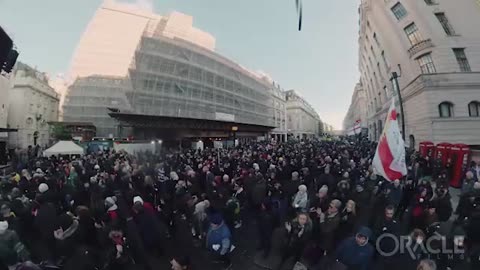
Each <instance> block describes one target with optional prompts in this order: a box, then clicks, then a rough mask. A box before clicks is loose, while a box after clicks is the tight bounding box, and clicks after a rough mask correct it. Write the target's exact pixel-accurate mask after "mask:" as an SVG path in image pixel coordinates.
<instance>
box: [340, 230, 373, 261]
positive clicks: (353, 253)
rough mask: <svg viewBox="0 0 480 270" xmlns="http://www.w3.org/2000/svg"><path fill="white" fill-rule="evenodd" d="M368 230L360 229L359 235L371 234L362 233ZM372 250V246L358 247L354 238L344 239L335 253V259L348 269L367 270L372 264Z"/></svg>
mask: <svg viewBox="0 0 480 270" xmlns="http://www.w3.org/2000/svg"><path fill="white" fill-rule="evenodd" d="M365 229H366V230H368V231H370V230H369V229H368V228H362V229H360V231H359V233H361V234H362V235H365V234H369V235H370V234H371V233H370V232H362V230H365ZM373 254H374V249H373V247H372V245H370V244H369V243H367V244H366V245H364V246H359V245H358V244H357V242H356V240H355V237H350V238H347V239H345V240H344V241H343V242H342V243H341V244H340V246H339V247H338V248H337V250H336V252H335V257H336V259H337V260H338V261H340V262H341V263H343V264H344V265H345V266H347V267H348V269H356V270H357V269H358V270H368V269H370V265H371V263H372V258H373Z"/></svg>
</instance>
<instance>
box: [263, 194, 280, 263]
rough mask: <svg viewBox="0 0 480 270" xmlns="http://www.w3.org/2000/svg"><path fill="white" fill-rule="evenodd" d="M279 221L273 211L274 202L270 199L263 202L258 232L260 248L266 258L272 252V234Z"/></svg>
mask: <svg viewBox="0 0 480 270" xmlns="http://www.w3.org/2000/svg"><path fill="white" fill-rule="evenodd" d="M278 223H279V221H278V220H277V219H276V218H275V216H274V215H273V213H272V204H271V202H270V201H269V200H265V202H264V203H263V204H262V208H261V212H260V215H259V220H258V232H259V239H260V249H261V251H262V253H263V254H262V255H263V257H264V258H266V257H268V255H269V253H270V245H271V243H272V234H273V230H274V228H276V226H277V225H278Z"/></svg>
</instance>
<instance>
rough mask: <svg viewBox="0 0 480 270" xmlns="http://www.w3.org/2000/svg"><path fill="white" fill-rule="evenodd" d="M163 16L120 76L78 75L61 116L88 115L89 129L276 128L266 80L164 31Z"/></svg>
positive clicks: (206, 132)
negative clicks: (90, 123)
mask: <svg viewBox="0 0 480 270" xmlns="http://www.w3.org/2000/svg"><path fill="white" fill-rule="evenodd" d="M109 12H110V11H109ZM121 16H125V14H122V15H121ZM131 16H134V15H131ZM179 16H180V17H181V16H187V15H183V14H179V13H175V18H176V19H178V18H177V17H179ZM187 17H189V16H187ZM190 18H191V17H190ZM170 19H171V18H169V17H166V18H162V19H159V20H158V19H156V20H153V21H149V22H148V24H147V27H146V28H145V31H144V33H143V34H142V36H141V37H140V40H139V41H138V45H137V48H136V49H135V51H134V53H133V57H132V59H131V64H130V66H129V68H128V72H127V74H125V76H124V77H122V76H120V77H119V76H115V77H112V76H104V75H91V76H88V77H83V78H78V79H77V80H76V81H75V82H74V83H73V84H72V85H71V86H70V87H69V90H68V94H67V96H66V98H65V102H64V106H63V108H64V110H63V119H64V121H81V122H86V121H88V122H92V123H93V124H94V125H95V126H96V127H97V136H116V137H122V136H129V135H133V136H135V137H137V138H139V139H149V138H152V139H153V138H165V139H167V138H172V139H173V138H176V139H178V138H192V139H193V138H232V136H233V137H236V138H239V139H241V138H250V139H251V138H258V137H266V135H267V133H268V132H269V131H271V130H272V129H274V128H275V127H276V123H275V121H274V120H275V118H274V117H273V116H274V110H273V104H274V99H273V97H272V94H271V91H270V90H271V87H272V83H271V82H269V81H268V80H265V79H262V78H260V77H259V76H258V75H257V74H254V73H252V72H250V71H248V70H247V69H245V68H243V67H241V66H240V65H238V64H236V63H235V62H233V61H231V60H229V59H227V58H225V57H223V56H221V55H220V54H218V53H216V52H215V51H213V49H212V48H208V47H206V46H202V44H201V43H199V44H196V43H194V42H192V41H191V40H188V41H187V40H186V39H183V38H179V37H178V35H170V36H169V35H166V34H165V33H166V31H165V29H166V28H165V27H166V26H168V25H170V24H169V20H170ZM179 21H182V20H179ZM187 21H188V20H187ZM153 23H154V24H153ZM182 27H186V26H185V25H183V26H182ZM189 27H191V25H190V26H189ZM277 102H278V101H277ZM107 108H112V109H113V111H112V112H110V116H112V117H111V118H110V116H109V111H108V109H107ZM232 128H233V129H235V130H232ZM236 129H238V130H236ZM277 129H278V128H277Z"/></svg>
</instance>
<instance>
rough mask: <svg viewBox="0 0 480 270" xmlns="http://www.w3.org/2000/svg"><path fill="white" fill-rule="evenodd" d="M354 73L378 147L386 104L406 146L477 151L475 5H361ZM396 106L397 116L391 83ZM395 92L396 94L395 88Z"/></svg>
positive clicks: (479, 66)
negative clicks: (469, 147)
mask: <svg viewBox="0 0 480 270" xmlns="http://www.w3.org/2000/svg"><path fill="white" fill-rule="evenodd" d="M359 12H360V22H359V24H360V31H359V69H360V73H361V79H360V81H361V83H362V86H363V88H364V91H365V93H366V98H367V115H368V130H369V136H370V138H371V139H374V140H377V139H378V137H379V134H380V133H381V132H382V128H383V123H384V121H385V119H386V113H387V111H388V107H389V105H390V101H391V99H392V98H394V99H395V102H396V107H397V112H399V116H398V117H399V123H401V122H402V118H403V119H404V123H405V134H404V136H405V138H406V143H407V144H409V145H410V146H411V147H414V146H416V147H418V142H421V141H432V142H434V143H440V142H449V143H465V144H468V145H472V146H475V145H476V146H480V136H478V134H480V31H478V27H477V26H478V25H480V4H479V2H478V1H474V0H456V1H450V0H428V1H427V0H423V1H421V0H401V1H398V0H385V1H373V0H362V1H361V5H360V8H359ZM397 77H398V86H399V87H398V88H399V89H400V90H399V91H400V93H401V96H402V99H403V107H404V115H401V110H400V103H399V97H398V96H397V84H395V83H394V84H392V83H391V82H392V81H393V82H395V79H394V80H391V79H392V78H397ZM394 86H395V87H394Z"/></svg>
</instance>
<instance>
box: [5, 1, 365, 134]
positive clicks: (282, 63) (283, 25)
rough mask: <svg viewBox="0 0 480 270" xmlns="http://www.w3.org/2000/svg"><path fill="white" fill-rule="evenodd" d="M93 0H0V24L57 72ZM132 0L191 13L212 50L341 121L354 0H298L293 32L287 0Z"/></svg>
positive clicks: (26, 55) (353, 53) (24, 51)
mask: <svg viewBox="0 0 480 270" xmlns="http://www.w3.org/2000/svg"><path fill="white" fill-rule="evenodd" d="M101 2H102V1H101V0H0V25H1V26H2V27H4V28H5V29H6V30H7V31H8V32H9V34H11V35H12V36H13V38H14V41H15V43H16V45H17V47H18V49H19V50H20V57H19V60H20V61H23V62H25V63H27V64H30V65H32V66H37V67H38V68H39V69H40V70H42V71H45V72H48V73H50V74H52V75H54V74H56V73H63V72H65V71H66V70H67V67H68V66H69V64H70V59H71V56H72V54H73V51H74V50H75V47H76V44H77V43H78V41H79V39H80V37H81V34H82V33H83V30H84V29H85V27H86V25H87V23H88V21H89V20H90V19H91V17H92V16H93V14H94V12H95V10H96V9H97V7H98V6H99V5H100V4H101ZM123 2H124V1H123ZM127 2H128V1H127ZM130 2H135V1H130ZM137 2H138V3H140V4H142V5H144V6H152V7H153V8H154V10H155V11H156V12H157V13H159V14H167V13H168V12H169V11H172V10H178V11H180V12H183V13H186V14H189V15H192V16H193V17H194V25H195V26H196V27H198V28H200V29H202V30H204V31H207V32H209V33H211V34H213V35H214V36H215V37H216V39H217V51H219V52H220V53H222V54H224V55H225V56H227V57H229V58H231V59H233V60H235V61H236V62H238V63H239V64H241V65H243V66H245V67H247V68H249V69H251V70H261V71H263V72H265V73H267V74H269V75H270V76H271V77H272V78H273V79H274V80H275V81H276V82H278V83H279V84H280V85H281V86H282V87H283V88H285V89H296V90H297V91H298V92H299V93H300V94H301V95H302V96H303V97H304V98H305V99H306V100H307V101H308V102H309V103H310V104H312V106H313V107H314V108H315V109H316V110H317V112H318V113H319V114H320V117H321V118H322V120H324V121H326V122H327V123H329V124H332V125H334V127H335V128H341V124H342V120H343V117H344V115H345V113H346V110H347V109H348V105H349V103H350V98H351V94H352V92H353V88H354V86H355V83H356V82H357V80H358V78H359V74H358V71H357V70H358V69H357V51H358V50H357V47H358V46H357V35H358V34H357V32H358V13H357V8H358V1H355V0H303V8H304V14H303V30H302V31H301V32H298V31H297V14H296V10H295V0H237V1H232V0H150V1H149V0H137Z"/></svg>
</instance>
